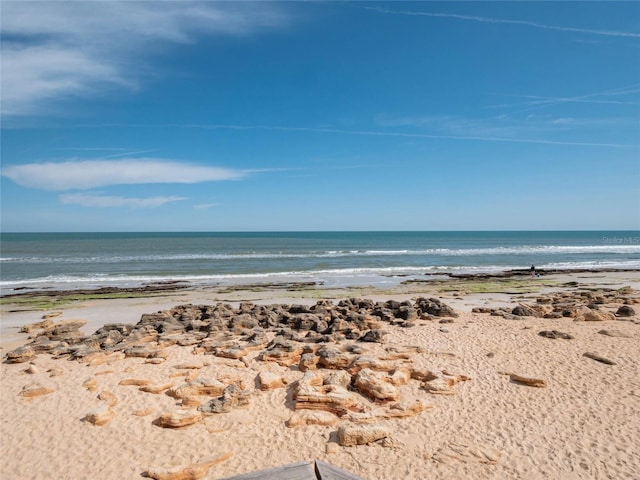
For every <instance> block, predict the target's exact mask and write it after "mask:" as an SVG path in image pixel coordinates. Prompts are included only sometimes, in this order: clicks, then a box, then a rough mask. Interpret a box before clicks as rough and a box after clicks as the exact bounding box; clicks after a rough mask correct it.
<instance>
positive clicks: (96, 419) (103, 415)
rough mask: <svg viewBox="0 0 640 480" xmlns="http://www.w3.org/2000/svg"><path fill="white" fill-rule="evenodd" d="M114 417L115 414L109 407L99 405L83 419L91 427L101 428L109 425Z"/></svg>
mask: <svg viewBox="0 0 640 480" xmlns="http://www.w3.org/2000/svg"><path fill="white" fill-rule="evenodd" d="M114 416H115V412H114V411H113V410H112V409H111V407H110V406H109V405H101V406H99V407H98V408H96V409H95V410H94V411H92V412H90V413H87V415H86V416H85V417H84V419H85V420H86V421H87V422H89V423H92V424H93V425H96V426H98V427H101V426H102V425H106V424H107V423H109V422H110V421H111V420H112V419H113V417H114Z"/></svg>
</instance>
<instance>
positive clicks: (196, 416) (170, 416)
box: [156, 410, 202, 428]
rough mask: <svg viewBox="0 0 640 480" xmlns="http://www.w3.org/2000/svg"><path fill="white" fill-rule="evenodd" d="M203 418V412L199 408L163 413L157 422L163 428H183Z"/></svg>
mask: <svg viewBox="0 0 640 480" xmlns="http://www.w3.org/2000/svg"><path fill="white" fill-rule="evenodd" d="M201 420H202V413H200V412H198V411H197V410H196V411H194V410H176V411H174V412H167V413H163V414H162V415H160V417H158V419H157V420H156V423H157V425H158V426H160V427H163V428H183V427H188V426H189V425H193V424H194V423H198V422H199V421H201Z"/></svg>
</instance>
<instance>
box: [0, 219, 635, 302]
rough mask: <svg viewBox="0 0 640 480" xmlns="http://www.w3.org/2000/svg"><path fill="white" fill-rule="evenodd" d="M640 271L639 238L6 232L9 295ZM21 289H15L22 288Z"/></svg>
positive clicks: (1, 247)
mask: <svg viewBox="0 0 640 480" xmlns="http://www.w3.org/2000/svg"><path fill="white" fill-rule="evenodd" d="M532 264H534V265H536V267H537V268H542V269H545V268H546V269H550V268H559V269H584V268H627V269H629V268H631V269H640V232H638V231H624V232H623V231H606V232H605V231H602V232H594V231H589V232H576V231H570V232H540V231H535V232H263V233H259V232H251V233H3V234H2V235H1V236H0V289H1V293H2V294H8V293H12V292H14V291H25V290H26V289H32V288H35V289H74V288H97V287H102V286H120V287H130V286H141V285H148V284H153V283H156V282H166V281H185V282H189V283H190V284H193V285H220V284H243V283H265V282H294V281H314V282H321V283H322V284H324V285H325V286H347V285H376V286H387V285H394V284H397V283H399V282H400V281H401V280H404V279H406V278H430V277H427V276H426V275H427V274H429V275H433V274H438V273H442V274H444V273H447V272H451V273H479V272H501V271H506V270H511V269H516V268H529V267H530V266H531V265H532ZM15 289H18V290H15Z"/></svg>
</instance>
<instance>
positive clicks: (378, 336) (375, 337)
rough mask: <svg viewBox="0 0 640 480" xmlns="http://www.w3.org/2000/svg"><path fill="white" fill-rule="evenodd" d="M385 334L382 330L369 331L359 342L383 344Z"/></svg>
mask: <svg viewBox="0 0 640 480" xmlns="http://www.w3.org/2000/svg"><path fill="white" fill-rule="evenodd" d="M383 336H384V332H383V331H382V330H368V331H367V332H365V334H364V335H362V336H361V337H360V338H359V339H358V341H360V342H374V343H382V341H383V338H382V337H383Z"/></svg>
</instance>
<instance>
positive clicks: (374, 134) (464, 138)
mask: <svg viewBox="0 0 640 480" xmlns="http://www.w3.org/2000/svg"><path fill="white" fill-rule="evenodd" d="M76 127H78V128H194V129H202V130H238V131H242V130H267V131H278V132H307V133H326V134H337V135H358V136H371V137H400V138H402V137H404V138H423V139H433V140H461V141H475V142H500V143H523V144H540V145H567V146H577V147H606V148H638V147H640V145H638V144H625V143H598V142H569V141H562V140H545V139H536V138H509V137H496V136H489V135H446V134H429V133H409V132H388V131H386V132H385V131H376V130H344V129H338V128H314V127H287V126H273V125H221V124H195V123H185V124H181V123H165V124H131V123H111V124H94V125H90V124H86V125H76ZM252 172H253V171H252ZM247 173H248V171H247Z"/></svg>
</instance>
